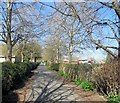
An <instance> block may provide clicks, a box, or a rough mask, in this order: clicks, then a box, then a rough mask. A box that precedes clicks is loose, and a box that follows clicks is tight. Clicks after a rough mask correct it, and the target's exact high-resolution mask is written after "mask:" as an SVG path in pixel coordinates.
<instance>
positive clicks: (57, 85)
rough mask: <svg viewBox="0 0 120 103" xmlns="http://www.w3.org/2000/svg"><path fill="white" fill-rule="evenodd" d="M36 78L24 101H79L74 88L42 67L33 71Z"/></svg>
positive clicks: (40, 102)
mask: <svg viewBox="0 0 120 103" xmlns="http://www.w3.org/2000/svg"><path fill="white" fill-rule="evenodd" d="M35 75H36V76H37V78H36V79H35V80H34V82H33V85H32V86H31V90H30V92H29V93H28V94H27V96H26V101H39V103H42V102H48V101H49V102H50V101H53V102H57V101H69V102H71V101H81V100H82V99H81V98H80V97H79V95H78V94H77V93H76V91H75V90H74V88H73V87H72V86H71V87H70V85H68V84H67V83H66V82H65V81H63V80H61V79H60V78H59V77H58V76H57V75H56V74H55V73H53V72H52V71H50V70H48V69H47V68H46V67H44V66H39V67H38V69H37V70H36V71H35Z"/></svg>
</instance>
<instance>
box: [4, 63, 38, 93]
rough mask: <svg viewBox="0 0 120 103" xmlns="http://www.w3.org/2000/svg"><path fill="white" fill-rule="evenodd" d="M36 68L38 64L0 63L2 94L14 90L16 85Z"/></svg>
mask: <svg viewBox="0 0 120 103" xmlns="http://www.w3.org/2000/svg"><path fill="white" fill-rule="evenodd" d="M37 66H38V63H16V64H14V63H10V62H5V63H2V90H3V94H6V93H8V92H9V91H10V90H12V89H14V88H16V84H17V83H18V82H20V81H22V80H23V79H24V78H25V77H26V76H27V75H28V74H29V72H30V71H31V70H32V69H33V68H34V69H35V68H36V67H37Z"/></svg>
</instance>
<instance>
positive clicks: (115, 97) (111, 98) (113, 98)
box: [108, 95, 120, 103]
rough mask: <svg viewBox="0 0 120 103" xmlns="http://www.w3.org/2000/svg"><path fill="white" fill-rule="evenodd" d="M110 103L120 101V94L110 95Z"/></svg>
mask: <svg viewBox="0 0 120 103" xmlns="http://www.w3.org/2000/svg"><path fill="white" fill-rule="evenodd" d="M108 103H120V96H118V95H110V96H108Z"/></svg>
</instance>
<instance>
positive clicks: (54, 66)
mask: <svg viewBox="0 0 120 103" xmlns="http://www.w3.org/2000/svg"><path fill="white" fill-rule="evenodd" d="M59 65H60V64H59V63H53V64H51V65H50V68H51V69H52V70H55V71H59Z"/></svg>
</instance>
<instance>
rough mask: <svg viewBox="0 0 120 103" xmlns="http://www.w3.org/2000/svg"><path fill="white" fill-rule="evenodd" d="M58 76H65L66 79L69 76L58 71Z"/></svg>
mask: <svg viewBox="0 0 120 103" xmlns="http://www.w3.org/2000/svg"><path fill="white" fill-rule="evenodd" d="M58 74H59V75H61V76H63V77H64V78H68V77H69V76H68V74H65V73H64V72H63V71H58Z"/></svg>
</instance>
